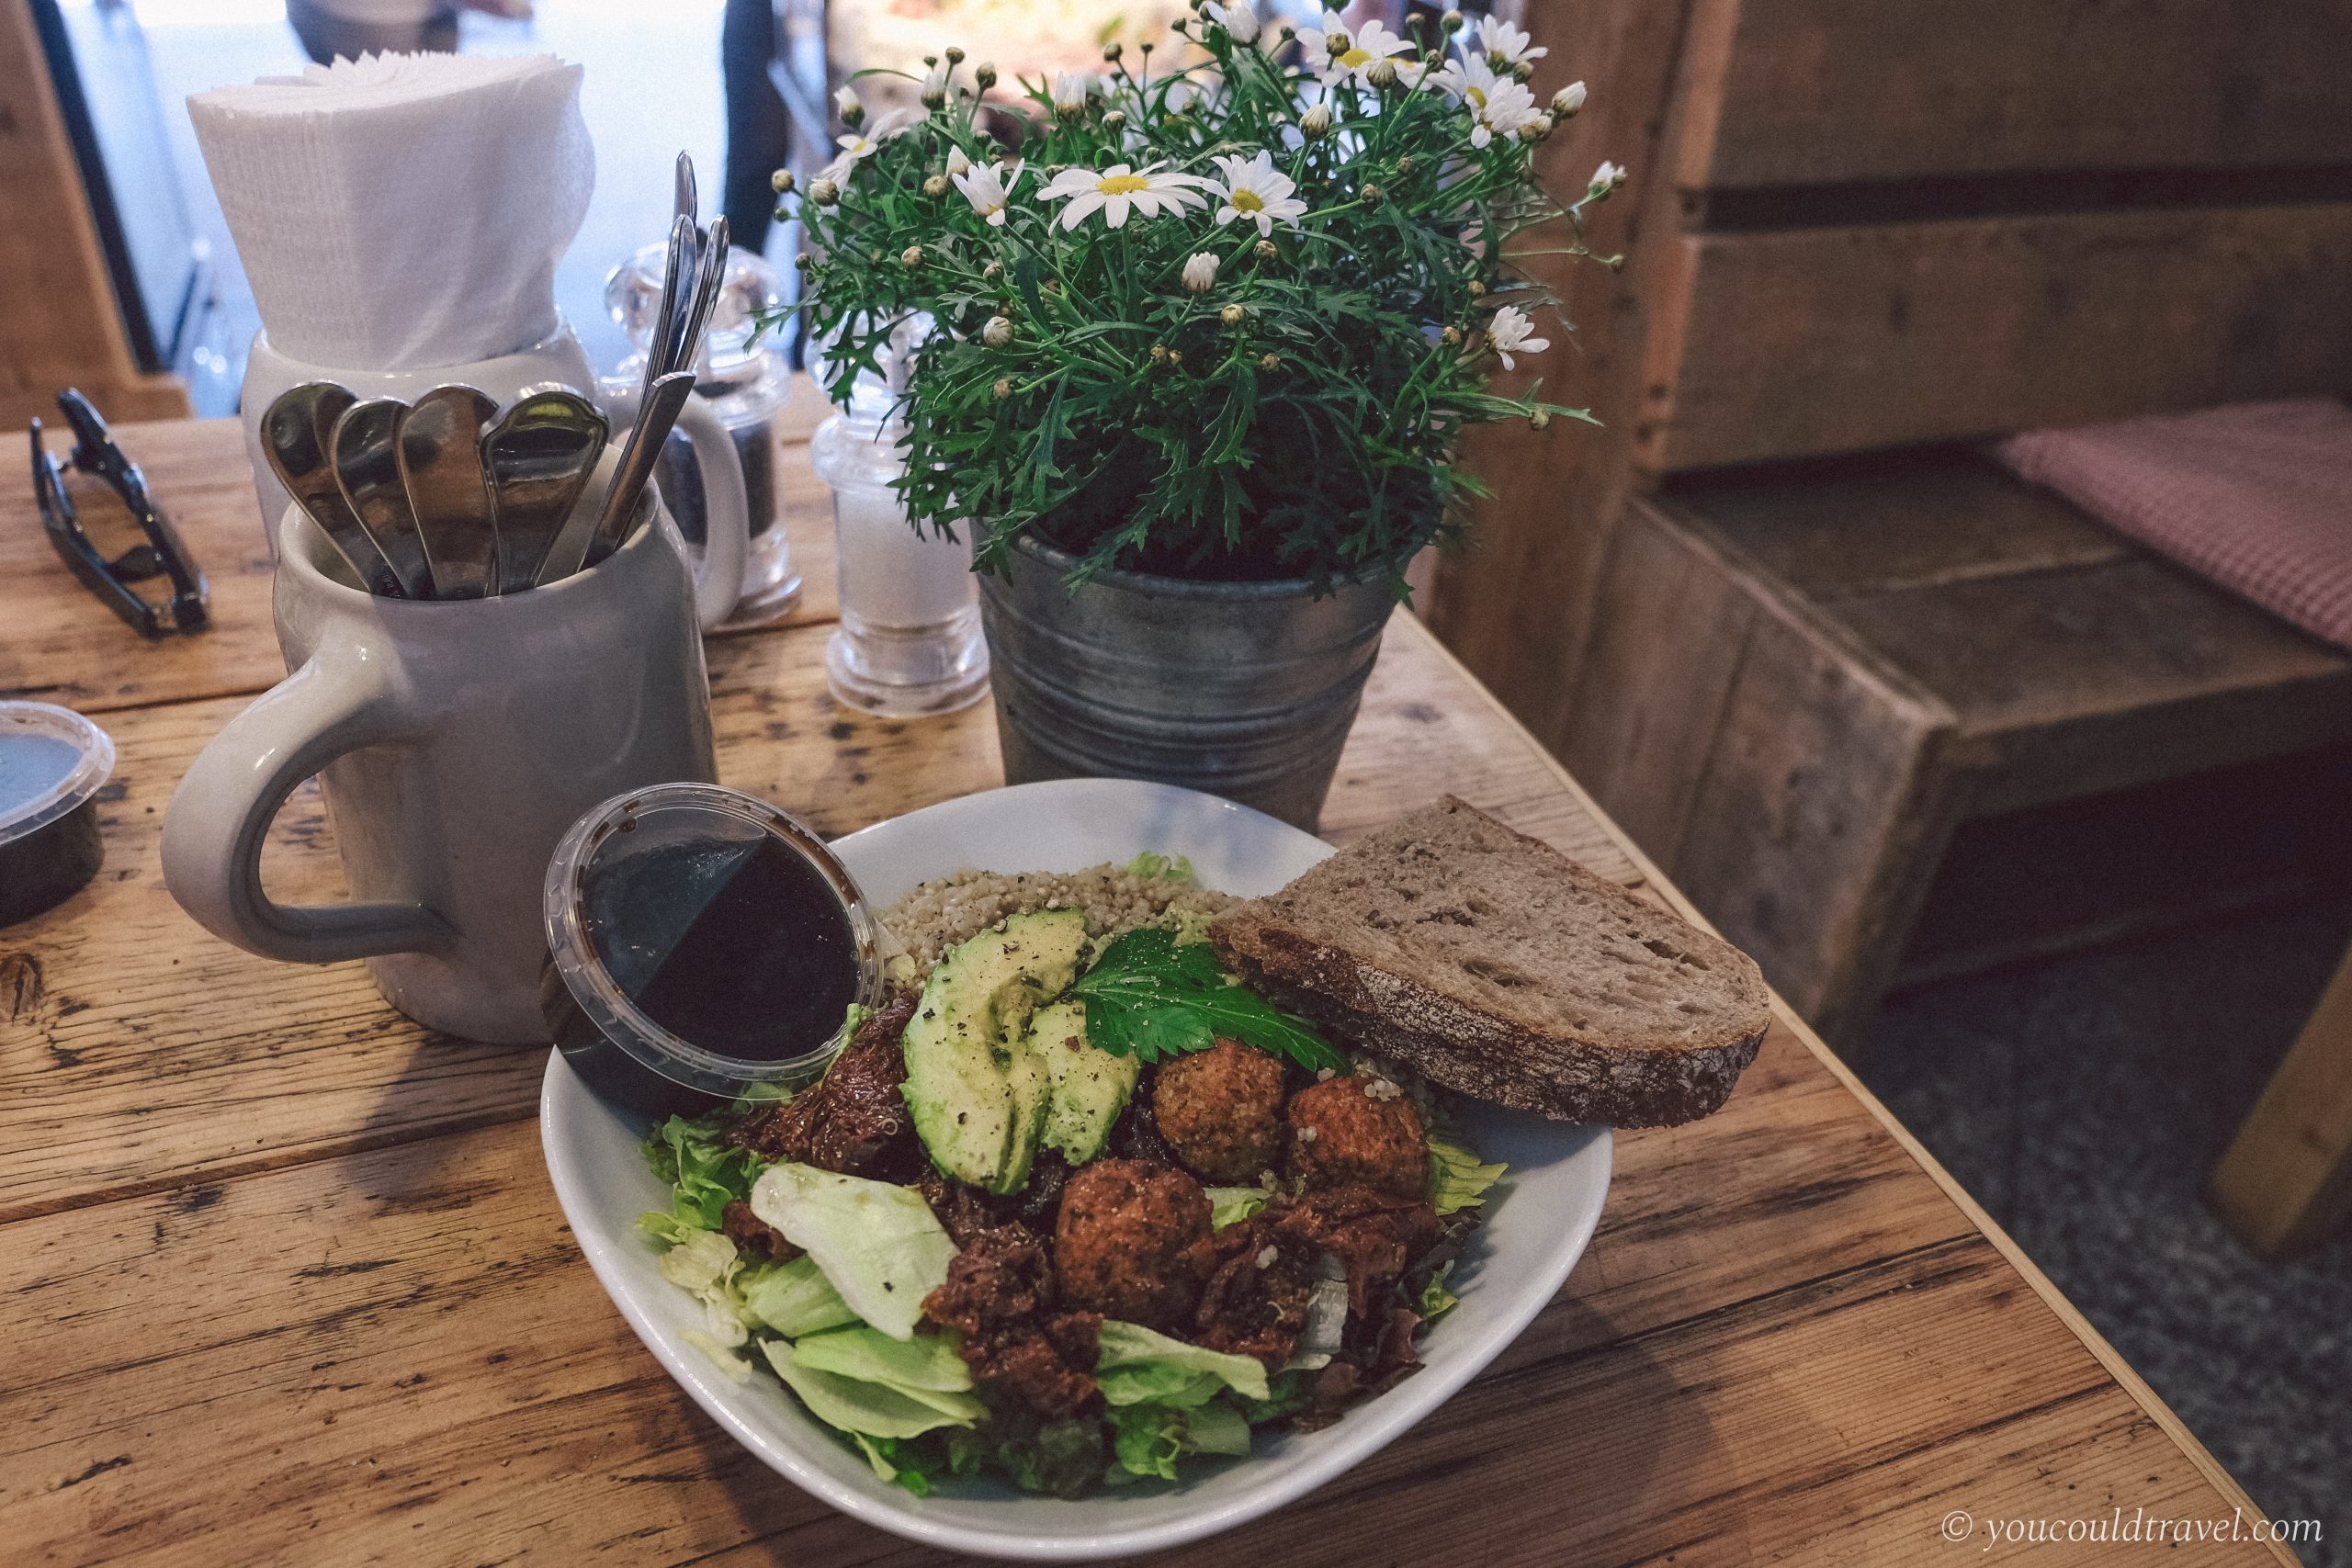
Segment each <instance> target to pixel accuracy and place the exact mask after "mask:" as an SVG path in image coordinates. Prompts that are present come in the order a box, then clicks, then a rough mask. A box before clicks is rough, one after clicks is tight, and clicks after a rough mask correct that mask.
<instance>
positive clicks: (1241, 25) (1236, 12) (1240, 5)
mask: <svg viewBox="0 0 2352 1568" xmlns="http://www.w3.org/2000/svg"><path fill="white" fill-rule="evenodd" d="M1201 9H1202V10H1204V11H1205V12H1207V13H1208V17H1209V19H1210V20H1211V21H1213V22H1215V23H1216V25H1217V26H1218V27H1221V28H1224V29H1225V30H1226V31H1227V32H1228V33H1230V34H1232V35H1233V41H1234V42H1236V43H1255V42H1257V41H1258V34H1259V31H1260V30H1261V28H1264V26H1265V23H1263V22H1262V21H1261V20H1260V19H1259V17H1258V7H1257V6H1253V5H1251V4H1250V0H1233V4H1232V5H1230V6H1220V5H1218V4H1217V3H1216V0H1209V3H1208V4H1207V5H1205V6H1202V7H1201Z"/></svg>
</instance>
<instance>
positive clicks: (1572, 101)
mask: <svg viewBox="0 0 2352 1568" xmlns="http://www.w3.org/2000/svg"><path fill="white" fill-rule="evenodd" d="M1584 99H1585V86H1584V84H1583V83H1581V82H1571V83H1569V84H1568V85H1566V86H1565V87H1563V88H1561V89H1560V90H1559V91H1558V92H1556V93H1555V94H1553V95H1552V112H1553V113H1554V114H1555V115H1557V116H1559V117H1560V118H1562V119H1568V118H1573V117H1574V116H1575V114H1576V112H1577V110H1578V109H1580V108H1582V107H1584Z"/></svg>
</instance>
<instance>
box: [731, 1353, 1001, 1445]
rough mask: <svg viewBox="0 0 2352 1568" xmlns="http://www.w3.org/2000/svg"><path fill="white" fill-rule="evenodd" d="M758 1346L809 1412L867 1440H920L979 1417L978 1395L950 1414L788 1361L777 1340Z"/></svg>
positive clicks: (868, 1384) (878, 1386) (876, 1385)
mask: <svg viewBox="0 0 2352 1568" xmlns="http://www.w3.org/2000/svg"><path fill="white" fill-rule="evenodd" d="M760 1349H761V1352H762V1353H763V1354H764V1355H765V1356H766V1357H767V1359H768V1365H769V1366H771V1367H773V1368H775V1375H776V1376H778V1377H780V1378H782V1379H783V1380H784V1382H785V1386H786V1387H787V1388H789V1389H791V1390H792V1392H793V1393H797V1394H798V1395H799V1396H800V1403H801V1404H805V1405H807V1406H808V1407H809V1414H810V1415H812V1416H816V1417H817V1419H818V1420H820V1421H822V1422H823V1423H825V1425H827V1426H828V1427H840V1428H841V1429H842V1431H844V1432H862V1433H864V1434H865V1436H867V1437H869V1438H919V1437H921V1436H922V1435H923V1434H924V1433H925V1432H933V1431H937V1430H938V1429H939V1428H940V1427H969V1426H971V1425H973V1424H974V1423H975V1422H977V1421H978V1419H979V1418H980V1404H979V1401H978V1400H977V1399H974V1400H972V1404H971V1412H970V1414H968V1415H955V1414H950V1413H949V1412H947V1411H944V1410H941V1409H938V1408H936V1407H934V1406H933V1405H931V1404H925V1403H923V1402H922V1401H921V1400H918V1399H916V1398H914V1397H913V1396H912V1395H910V1394H907V1393H901V1392H899V1390H897V1389H895V1388H889V1387H887V1386H885V1385H883V1384H881V1383H876V1382H859V1381H858V1380H857V1379H855V1378H845V1377H839V1376H836V1375H835V1374H833V1373H831V1372H820V1371H817V1370H816V1369H815V1368H813V1367H804V1366H800V1365H798V1364H797V1362H795V1360H794V1359H793V1348H792V1347H791V1346H790V1345H788V1344H786V1342H785V1341H783V1340H781V1339H763V1340H762V1341H760ZM966 1397H967V1398H968V1397H969V1396H968V1395H967V1396H966Z"/></svg>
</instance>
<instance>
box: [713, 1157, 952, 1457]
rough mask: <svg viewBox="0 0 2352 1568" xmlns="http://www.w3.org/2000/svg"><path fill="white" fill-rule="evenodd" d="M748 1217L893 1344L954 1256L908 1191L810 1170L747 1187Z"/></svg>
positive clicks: (781, 1171)
mask: <svg viewBox="0 0 2352 1568" xmlns="http://www.w3.org/2000/svg"><path fill="white" fill-rule="evenodd" d="M752 1213H754V1214H757V1215H758V1216H759V1217H760V1218H761V1219H763V1220H765V1221H766V1222H767V1223H768V1224H772V1225H774V1226H775V1228H776V1229H778V1230H780V1231H782V1232H783V1233H784V1234H785V1237H786V1239H787V1240H788V1241H790V1242H791V1243H792V1244H793V1245H794V1246H796V1247H799V1248H801V1250H803V1251H805V1252H806V1253H808V1254H809V1257H811V1258H815V1259H816V1261H817V1267H818V1268H819V1269H822V1270H824V1274H825V1278H826V1279H828V1280H831V1281H832V1285H833V1289H834V1290H836V1291H839V1292H841V1297H842V1302H844V1303H847V1305H848V1307H849V1309H850V1310H851V1311H852V1312H854V1313H855V1314H857V1315H858V1316H859V1317H861V1318H863V1319H864V1320H865V1322H866V1323H868V1324H870V1325H873V1326H874V1327H876V1328H878V1329H880V1330H881V1331H882V1332H883V1333H885V1334H887V1335H888V1336H889V1337H891V1338H893V1339H910V1338H912V1337H914V1332H915V1325H916V1323H917V1322H919V1321H920V1320H921V1319H922V1299H923V1298H924V1297H925V1296H927V1295H929V1294H931V1292H933V1291H934V1290H936V1289H938V1288H939V1287H940V1286H941V1285H943V1284H944V1283H946V1281H947V1265H948V1264H949V1263H950V1262H952V1261H953V1260H954V1258H955V1257H956V1244H955V1242H953V1241H952V1240H950V1239H949V1238H948V1235H947V1232H946V1230H945V1229H944V1227H943V1226H942V1225H941V1224H940V1223H939V1221H938V1219H937V1218H936V1217H935V1216H934V1215H933V1213H932V1212H931V1205H930V1204H928V1203H926V1202H924V1201H922V1193H920V1192H917V1191H916V1190H914V1189H913V1188H911V1187H898V1186H894V1185H892V1184H891V1183H889V1182H887V1181H868V1180H866V1179H864V1178H863V1177H856V1176H842V1175H840V1174H839V1173H837V1172H834V1171H830V1170H820V1169H818V1168H816V1167H815V1166H812V1165H777V1166H771V1167H769V1168H768V1169H767V1172H766V1174H764V1175H763V1176H762V1177H761V1178H760V1179H759V1180H758V1182H757V1183H755V1184H754V1185H753V1186H752ZM874 1435H875V1436H876V1437H888V1436H890V1434H888V1433H886V1432H877V1433H876V1434H874Z"/></svg>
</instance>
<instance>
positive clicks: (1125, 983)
mask: <svg viewBox="0 0 2352 1568" xmlns="http://www.w3.org/2000/svg"><path fill="white" fill-rule="evenodd" d="M1069 995H1070V996H1073V997H1075V998H1078V999H1079V1000H1080V1001H1081V1002H1083V1003H1084V1004H1085V1005H1086V1038H1087V1039H1088V1040H1089V1041H1090V1042H1091V1043H1094V1044H1096V1045H1099V1046H1101V1047H1102V1048H1103V1050H1105V1051H1108V1052H1110V1053H1111V1054H1112V1055H1114V1056H1127V1055H1132V1056H1134V1057H1136V1059H1137V1060H1139V1061H1144V1062H1159V1061H1164V1060H1166V1059H1167V1058H1168V1057H1170V1056H1175V1055H1182V1054H1183V1053H1185V1052H1188V1051H1205V1050H1207V1049H1208V1048H1209V1047H1210V1046H1212V1045H1215V1044H1216V1043H1217V1039H1218V1037H1219V1036H1220V1035H1222V1036H1224V1037H1226V1038H1227V1039H1232V1040H1238V1041H1240V1042H1241V1043H1243V1044H1245V1045H1254V1046H1256V1047H1257V1048H1258V1049H1259V1050H1261V1051H1265V1052H1269V1053H1271V1054H1272V1055H1277V1056H1283V1057H1287V1058H1288V1059H1289V1060H1291V1061H1293V1062H1295V1063H1297V1064H1298V1065H1299V1066H1302V1067H1305V1068H1306V1069H1307V1070H1308V1071H1309V1072H1317V1071H1320V1070H1321V1069H1323V1068H1325V1067H1329V1068H1330V1069H1331V1070H1332V1071H1334V1072H1342V1073H1343V1072H1346V1071H1347V1070H1348V1064H1347V1059H1346V1058H1345V1057H1343V1056H1341V1055H1340V1053H1339V1052H1338V1051H1336V1050H1334V1049H1332V1047H1331V1043H1330V1042H1329V1041H1327V1040H1325V1039H1324V1038H1323V1037H1322V1036H1321V1035H1320V1034H1317V1032H1315V1030H1314V1028H1313V1026H1312V1025H1310V1024H1308V1023H1307V1021H1306V1020H1305V1019H1303V1018H1300V1017H1298V1016H1296V1015H1295V1014H1293V1013H1287V1012H1284V1011H1283V1010H1281V1009H1280V1008H1277V1007H1275V1006H1274V1005H1273V1004H1272V1003H1271V1002H1269V1001H1267V1000H1266V998H1263V997H1261V996H1260V995H1259V994H1258V993H1257V992H1255V991H1253V990H1251V989H1250V987H1247V986H1245V985H1243V984H1242V983H1241V982H1240V981H1238V980H1237V979H1235V978H1234V977H1233V976H1231V975H1229V974H1227V972H1226V968H1225V965H1224V964H1220V963H1218V962H1217V956H1216V949H1215V948H1213V947H1211V946H1209V944H1208V943H1206V942H1182V943H1180V942H1177V940H1176V933H1175V932H1173V931H1166V930H1163V929H1160V928H1159V927H1153V926H1145V927H1140V928H1138V929H1136V930H1135V931H1128V932H1127V933H1126V934H1125V935H1124V936H1121V937H1119V938H1118V939H1117V940H1115V941H1114V942H1112V943H1111V945H1110V946H1108V947H1106V948H1104V949H1103V956H1102V957H1101V958H1100V959H1098V960H1096V962H1095V964H1094V967H1093V968H1091V969H1089V970H1088V971H1087V972H1086V973H1085V974H1083V975H1081V976H1079V977H1078V980H1077V982H1076V983H1075V984H1073V985H1072V986H1071V987H1070V988H1069Z"/></svg>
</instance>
